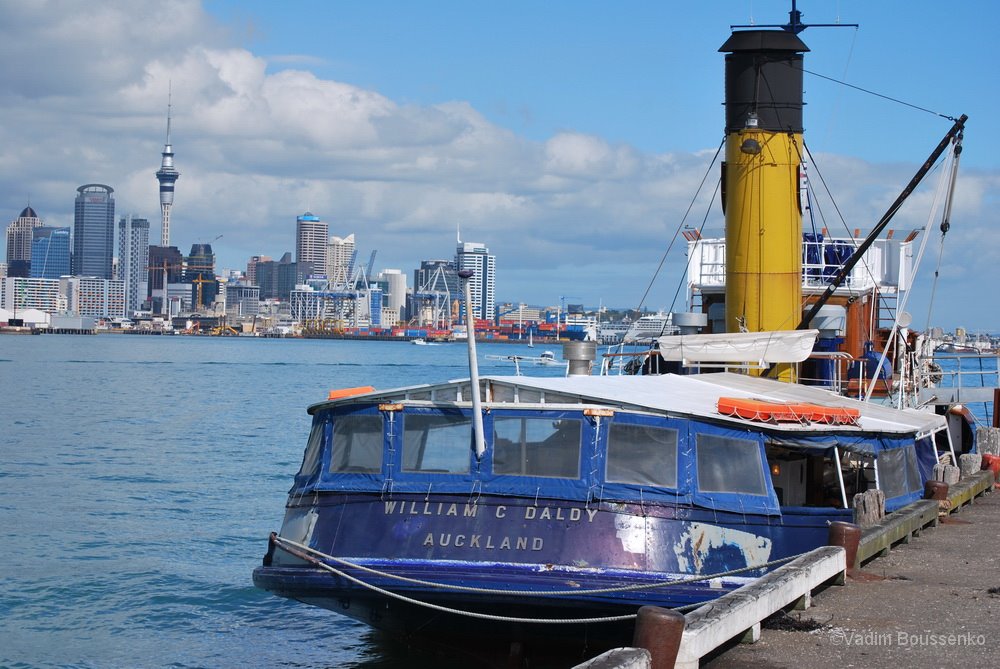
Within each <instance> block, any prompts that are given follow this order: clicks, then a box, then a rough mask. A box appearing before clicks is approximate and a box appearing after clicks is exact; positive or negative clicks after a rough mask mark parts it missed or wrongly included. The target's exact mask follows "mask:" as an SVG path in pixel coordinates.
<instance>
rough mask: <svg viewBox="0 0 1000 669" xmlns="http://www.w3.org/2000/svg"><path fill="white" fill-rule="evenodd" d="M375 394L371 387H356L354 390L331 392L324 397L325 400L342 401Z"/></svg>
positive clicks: (345, 389)
mask: <svg viewBox="0 0 1000 669" xmlns="http://www.w3.org/2000/svg"><path fill="white" fill-rule="evenodd" d="M372 392H375V388H374V387H373V386H357V387H355V388H340V389H338V390H331V391H330V394H329V395H327V396H326V399H327V400H342V399H344V398H345V397H354V396H355V395H364V394H365V393H372Z"/></svg>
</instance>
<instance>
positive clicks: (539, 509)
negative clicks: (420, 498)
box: [385, 501, 597, 523]
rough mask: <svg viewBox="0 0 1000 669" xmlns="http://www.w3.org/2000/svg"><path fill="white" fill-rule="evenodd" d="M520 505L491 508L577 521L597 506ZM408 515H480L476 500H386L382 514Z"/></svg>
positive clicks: (528, 516)
mask: <svg viewBox="0 0 1000 669" xmlns="http://www.w3.org/2000/svg"><path fill="white" fill-rule="evenodd" d="M518 508H519V507H507V506H504V505H502V504H501V505H499V506H497V507H495V508H494V509H493V515H495V516H496V517H497V518H508V517H510V518H512V517H515V516H516V515H521V517H522V518H523V519H524V520H566V521H569V522H572V523H578V522H580V521H582V520H583V518H584V516H586V519H587V522H588V523H592V522H594V516H596V515H597V509H578V508H576V507H570V508H566V507H562V506H556V507H551V506H526V507H523V509H524V511H523V512H520V511H519V510H518ZM391 514H396V515H407V516H455V517H458V516H461V517H463V518H476V517H478V516H479V506H478V505H476V504H448V503H446V502H397V501H391V502H385V515H387V516H388V515H391Z"/></svg>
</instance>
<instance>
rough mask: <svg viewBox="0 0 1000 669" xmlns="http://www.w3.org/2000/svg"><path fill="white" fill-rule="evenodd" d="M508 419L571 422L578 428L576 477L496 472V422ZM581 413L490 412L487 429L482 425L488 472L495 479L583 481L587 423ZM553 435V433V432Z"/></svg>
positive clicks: (543, 411) (541, 411)
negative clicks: (495, 477)
mask: <svg viewBox="0 0 1000 669" xmlns="http://www.w3.org/2000/svg"><path fill="white" fill-rule="evenodd" d="M497 419H500V420H508V419H521V420H537V421H563V420H571V421H573V422H574V423H576V424H577V425H578V426H579V428H580V429H579V439H578V444H577V452H576V454H577V459H576V475H575V476H554V475H543V474H535V473H527V474H514V473H511V472H498V471H497V469H496V421H497ZM589 422H590V421H589V420H587V417H586V416H584V415H583V412H582V411H558V410H557V411H546V410H520V411H518V410H512V411H510V410H498V411H495V412H491V420H490V421H489V427H488V428H487V427H486V426H485V424H484V426H483V429H484V430H486V431H487V435H486V436H487V441H488V442H489V448H488V450H489V455H490V471H491V473H493V475H494V476H497V477H507V476H509V477H515V478H519V479H542V480H546V481H551V480H558V481H579V480H582V479H583V475H584V464H583V459H584V458H583V451H584V442H585V438H584V434H585V429H584V424H585V423H589ZM553 434H555V432H553Z"/></svg>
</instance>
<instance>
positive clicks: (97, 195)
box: [73, 184, 115, 279]
mask: <svg viewBox="0 0 1000 669" xmlns="http://www.w3.org/2000/svg"><path fill="white" fill-rule="evenodd" d="M76 191H77V196H76V211H75V216H74V219H73V274H74V275H76V276H92V277H94V276H96V277H98V278H101V279H110V278H111V277H112V274H111V264H112V259H113V257H114V246H115V244H114V242H115V196H114V192H115V191H114V189H113V188H111V186H105V185H104V184H86V185H84V186H80V187H79V188H77V189H76Z"/></svg>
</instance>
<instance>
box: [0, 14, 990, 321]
mask: <svg viewBox="0 0 1000 669" xmlns="http://www.w3.org/2000/svg"><path fill="white" fill-rule="evenodd" d="M788 9H789V3H787V2H784V1H778V0H754V1H753V2H750V1H747V0H740V1H737V0H733V1H722V0H720V1H717V2H700V3H691V2H687V3H680V2H629V3H607V2H603V3H599V2H586V1H584V2H520V1H508V2H503V3H499V2H471V3H470V2H457V1H456V2H424V3H411V2H386V1H377V0H376V1H372V2H350V3H347V2H319V1H315V2H313V1H309V2H305V1H302V2H283V3H274V2H264V1H240V2H236V1H232V2H230V1H219V0H206V1H205V2H204V3H202V2H200V1H198V0H176V1H175V2H171V3H156V2H151V1H150V2H138V1H137V2H132V1H127V0H108V1H107V2H103V3H100V5H83V4H80V3H76V2H70V1H67V0H38V1H37V2H32V3H16V2H12V1H7V0H0V57H3V58H4V62H6V63H10V64H12V67H7V68H4V71H3V72H0V118H2V119H3V120H2V121H0V141H3V142H4V146H5V151H4V156H3V158H2V159H0V206H2V208H3V211H5V212H7V214H6V215H7V220H12V219H13V218H14V217H15V216H16V215H17V213H18V212H19V211H20V210H21V209H22V208H23V207H24V206H25V204H26V203H27V201H28V200H29V199H30V202H31V204H32V206H33V207H34V208H35V209H36V210H37V211H38V212H39V214H40V215H41V216H42V217H43V218H44V219H46V222H47V223H49V224H55V225H69V224H71V222H72V201H73V196H74V195H75V189H76V186H78V185H80V184H83V183H90V182H103V183H108V184H111V185H112V186H114V187H115V190H116V197H117V199H118V212H119V213H120V214H125V213H132V214H134V215H139V216H146V217H148V218H149V219H150V220H151V221H152V222H153V236H154V238H155V236H156V235H157V234H158V231H159V225H158V221H159V211H158V205H157V196H156V182H155V179H154V178H153V177H152V173H153V172H155V170H156V168H157V167H158V165H159V152H160V151H161V150H162V144H163V133H164V126H165V119H164V112H165V106H166V104H165V103H166V90H167V86H168V82H172V84H171V85H172V87H173V102H174V123H173V137H172V139H173V143H174V149H175V151H176V164H177V168H178V169H179V171H180V172H181V178H180V180H179V181H178V183H177V195H176V198H175V205H174V213H173V219H172V230H173V237H172V242H173V243H175V244H177V245H178V246H179V247H180V248H181V249H182V250H183V251H185V252H186V251H187V249H188V248H189V247H190V244H192V243H195V242H199V241H210V240H212V239H214V238H216V237H218V236H219V235H222V238H221V239H219V240H218V241H216V242H215V244H214V248H215V250H216V253H217V256H218V260H219V263H220V264H221V265H222V266H224V267H229V268H241V267H243V266H245V263H246V260H247V258H248V257H249V256H250V255H255V254H265V255H270V256H272V257H279V256H280V255H281V254H282V253H283V252H285V251H288V250H294V220H295V216H296V215H297V214H301V213H303V212H305V211H312V212H314V213H316V214H317V215H319V216H320V217H322V218H323V220H325V221H328V223H329V224H330V231H331V234H336V235H341V236H343V235H346V234H350V233H354V234H355V235H356V238H357V240H358V247H359V250H360V256H361V257H364V258H367V256H368V254H369V253H370V251H371V250H373V249H377V250H378V260H377V262H376V268H377V269H380V268H396V269H401V270H403V271H404V272H405V273H407V274H410V275H411V276H412V274H411V273H412V270H413V269H414V268H415V267H416V266H417V265H418V264H419V261H420V260H421V259H425V258H448V257H450V256H451V255H452V254H453V252H454V238H455V229H456V226H458V225H461V229H462V237H463V239H466V240H469V241H480V242H483V243H485V244H487V246H489V248H490V249H491V251H492V252H493V253H495V254H496V255H497V258H498V263H497V265H498V286H497V291H498V294H497V297H498V299H500V300H502V301H508V300H509V301H525V302H528V303H532V304H555V303H557V302H558V299H559V296H560V295H573V296H576V297H577V298H579V301H583V302H585V303H587V304H588V305H596V304H597V303H598V302H603V303H604V304H611V305H614V306H622V307H626V306H635V305H636V304H637V303H638V301H639V300H640V298H641V297H642V294H643V293H644V291H645V288H646V286H647V284H648V283H649V282H650V279H651V277H652V275H653V272H654V271H655V269H656V266H657V263H658V262H659V259H660V256H661V255H662V254H663V252H664V250H665V249H666V247H667V244H668V243H669V240H670V238H671V237H672V236H673V234H674V230H675V229H676V228H677V226H678V224H679V222H680V220H681V217H682V216H683V212H684V211H685V210H686V209H687V207H688V204H689V203H690V201H691V199H692V197H693V196H694V193H695V191H696V188H697V185H698V182H699V181H700V180H701V178H702V176H703V174H704V173H705V170H706V168H707V167H708V164H709V161H710V158H711V155H712V154H713V153H714V151H715V149H716V148H717V146H718V144H719V142H720V141H721V139H722V126H723V111H722V106H721V103H722V97H723V55H722V54H720V53H718V51H717V50H718V47H719V46H720V45H721V44H722V43H723V42H724V41H725V39H726V38H727V37H728V35H729V26H730V24H743V23H749V22H751V21H753V22H755V23H756V24H762V23H783V22H785V21H786V20H787V16H788ZM799 9H800V10H801V11H802V12H803V15H804V16H803V18H804V21H805V22H806V23H810V22H816V23H820V22H822V23H828V22H831V23H832V22H836V21H837V20H838V19H839V21H840V22H842V23H859V24H861V28H860V29H858V30H855V29H853V28H846V27H843V28H834V29H831V28H811V29H808V30H806V31H805V32H804V33H802V38H803V39H804V41H805V42H806V44H808V45H809V47H810V48H811V50H812V51H811V52H810V53H809V54H807V55H806V69H807V70H810V71H814V72H817V73H820V74H823V75H826V76H829V77H833V78H837V79H845V80H847V81H849V82H851V83H853V84H855V85H857V86H861V87H863V88H867V89H870V90H873V91H877V92H878V93H881V94H883V95H886V96H890V97H894V98H898V99H901V100H904V101H906V102H909V103H911V104H915V105H918V106H921V107H925V108H927V109H930V110H933V111H935V112H940V113H943V114H946V115H955V116H957V115H958V114H961V113H965V114H968V115H969V116H970V121H969V125H968V130H967V132H966V141H965V152H964V154H963V157H962V161H963V162H962V170H961V172H962V174H961V181H960V184H959V190H958V193H957V195H958V202H957V203H956V210H955V212H954V215H953V220H952V232H951V233H949V236H948V239H947V245H946V251H945V258H944V260H943V261H942V266H941V279H940V285H939V287H938V289H937V297H936V298H935V308H934V312H933V313H932V314H930V321H931V322H932V324H937V325H942V326H944V327H946V328H953V327H955V326H964V327H967V328H969V329H972V330H994V331H998V332H1000V291H981V290H978V289H977V287H978V286H982V285H992V284H993V283H995V282H996V279H997V270H996V268H997V267H998V266H1000V226H998V225H997V221H996V218H997V217H996V214H995V210H996V209H997V205H998V200H1000V197H998V193H1000V164H998V159H997V155H998V153H1000V146H998V143H1000V141H998V139H997V133H996V132H995V130H994V129H993V128H992V125H993V120H994V119H995V117H996V110H997V109H998V108H1000V101H998V100H997V95H998V93H997V90H998V88H1000V87H998V85H997V84H998V83H1000V81H998V79H1000V77H998V76H997V74H996V73H995V68H994V67H993V65H992V63H993V62H994V60H995V54H994V53H993V44H994V42H995V37H994V35H995V28H996V26H997V25H1000V3H994V2H986V1H981V2H950V3H946V2H940V1H931V0H910V1H907V2H903V1H901V0H879V1H871V0H869V1H867V2H862V1H861V0H840V1H839V2H819V1H818V0H802V1H801V2H800V3H799ZM81 25H86V26H87V30H85V31H82V30H80V29H79V27H80V26H81ZM805 87H806V93H805V95H806V102H807V108H806V112H805V125H806V141H807V144H808V145H809V147H810V150H811V151H812V153H813V154H814V155H815V156H816V158H817V166H816V167H817V169H818V170H820V171H822V173H823V175H824V177H825V178H826V180H827V182H828V183H829V184H830V185H831V188H832V190H833V191H834V195H835V197H836V198H837V205H838V207H839V208H840V209H841V210H842V211H843V213H844V215H845V218H846V219H847V225H848V227H850V228H855V227H859V228H862V229H868V228H870V227H871V225H872V223H873V222H874V221H876V220H877V219H878V217H879V216H880V215H881V214H882V212H883V211H884V209H885V208H886V206H887V205H888V203H889V202H891V201H892V199H893V198H894V197H895V195H896V194H897V193H898V192H899V190H900V189H901V188H902V187H903V185H905V183H906V181H907V180H908V179H909V178H910V176H911V175H912V174H913V172H914V171H915V170H916V169H917V167H918V166H919V164H920V163H921V162H922V161H923V160H924V159H925V157H926V156H927V154H928V153H929V152H930V150H931V149H932V148H933V147H934V145H935V144H936V143H937V142H938V140H939V139H940V137H941V136H942V135H943V134H944V133H945V132H946V131H947V129H948V127H949V126H950V123H949V122H948V121H947V120H945V119H942V118H940V117H939V116H936V115H933V114H929V113H926V112H922V111H917V110H914V109H912V108H909V107H904V106H902V105H900V104H898V103H895V102H890V101H887V100H885V99H881V98H876V97H873V96H871V95H867V94H863V93H860V92H858V91H855V90H852V89H848V88H845V87H843V86H839V85H837V84H834V83H832V82H829V81H827V80H825V79H821V78H819V77H815V76H811V75H807V76H806V81H805ZM715 174H716V173H713V177H714V175H715ZM930 187H932V182H931V185H929V186H928V188H930ZM920 195H921V194H920V193H918V197H916V198H914V199H915V200H917V201H918V203H917V204H919V200H920V199H921V198H920ZM928 197H929V196H927V195H926V193H924V196H923V199H924V200H926V199H928ZM831 210H832V208H831ZM692 211H693V213H692V216H693V217H694V221H695V223H694V224H697V223H699V222H700V220H701V219H702V218H704V217H707V220H708V227H709V228H712V227H713V226H715V227H718V226H719V225H720V223H721V218H720V217H719V212H718V206H717V203H716V205H715V206H713V207H712V208H711V209H710V208H709V207H708V202H707V198H702V200H701V201H699V202H698V203H696V205H695V207H694V209H693V210H692ZM926 216H927V214H926V210H921V209H920V208H919V207H917V206H913V207H910V206H908V207H907V208H904V210H902V211H901V212H900V214H899V216H898V217H897V221H896V222H894V224H893V225H894V227H896V228H897V229H908V228H912V227H916V226H917V225H922V224H923V223H924V221H925V219H926ZM935 244H936V238H935ZM934 250H935V252H936V248H935V249H934ZM929 252H930V251H929ZM934 259H935V260H936V256H935V257H934ZM684 262H685V259H684V255H683V249H680V248H675V249H674V250H673V251H672V252H671V255H670V256H669V258H668V260H667V263H666V266H665V269H664V271H663V272H662V273H661V274H660V276H659V278H658V279H657V281H656V282H655V284H654V288H653V290H652V291H651V293H650V296H649V298H648V299H647V301H646V303H645V306H647V307H649V308H651V309H657V308H667V307H670V306H671V302H672V300H673V296H674V294H675V292H676V290H677V287H678V283H679V282H680V281H681V280H682V275H683V267H684ZM928 262H929V261H928ZM932 269H933V268H932V267H930V266H928V267H925V268H924V270H925V271H924V276H925V278H923V279H921V280H919V281H918V283H917V288H916V289H915V290H914V291H913V302H911V311H913V312H914V314H915V318H914V324H915V325H917V326H921V327H922V326H923V325H924V324H925V322H926V321H927V319H928V313H927V305H928V301H929V294H930V286H929V283H928V279H927V278H926V277H927V276H929V275H930V274H931V273H932ZM942 295H947V296H948V298H947V299H942V297H941V296H942Z"/></svg>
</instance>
